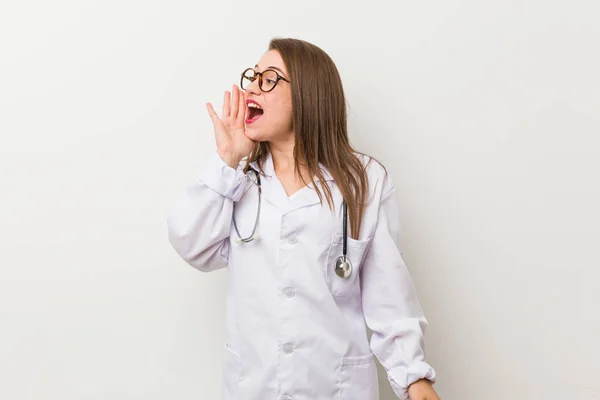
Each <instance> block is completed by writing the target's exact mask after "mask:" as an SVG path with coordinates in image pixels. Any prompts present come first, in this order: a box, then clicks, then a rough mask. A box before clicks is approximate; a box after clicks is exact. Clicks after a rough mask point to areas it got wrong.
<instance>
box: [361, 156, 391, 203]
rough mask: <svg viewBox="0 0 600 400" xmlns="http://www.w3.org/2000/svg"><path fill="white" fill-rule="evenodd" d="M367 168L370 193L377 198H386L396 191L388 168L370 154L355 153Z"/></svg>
mask: <svg viewBox="0 0 600 400" xmlns="http://www.w3.org/2000/svg"><path fill="white" fill-rule="evenodd" d="M354 156H355V157H357V158H358V159H359V160H360V161H361V162H362V164H363V166H364V167H365V173H366V175H367V180H368V182H369V193H370V195H371V196H372V195H375V196H377V197H380V198H381V197H386V196H387V195H388V194H389V193H391V192H392V191H393V190H395V185H394V182H393V180H392V176H391V174H390V171H389V169H388V168H386V166H385V165H384V164H383V163H382V162H380V161H379V160H377V159H375V158H374V157H372V156H369V155H368V154H364V153H361V152H357V151H355V152H354Z"/></svg>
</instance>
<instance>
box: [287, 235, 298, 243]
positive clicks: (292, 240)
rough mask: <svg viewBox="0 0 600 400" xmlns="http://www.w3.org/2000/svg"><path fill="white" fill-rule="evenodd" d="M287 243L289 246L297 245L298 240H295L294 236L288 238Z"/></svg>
mask: <svg viewBox="0 0 600 400" xmlns="http://www.w3.org/2000/svg"><path fill="white" fill-rule="evenodd" d="M288 242H289V244H296V243H298V239H297V238H296V236H290V237H289V238H288Z"/></svg>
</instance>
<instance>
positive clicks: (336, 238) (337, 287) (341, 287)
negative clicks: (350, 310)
mask: <svg viewBox="0 0 600 400" xmlns="http://www.w3.org/2000/svg"><path fill="white" fill-rule="evenodd" d="M347 240H348V245H347V247H346V257H347V258H348V260H349V261H350V263H351V265H352V268H351V270H350V274H349V275H348V276H345V277H341V276H339V275H338V274H337V273H336V272H335V263H336V260H337V258H338V257H340V256H341V255H342V254H343V249H344V247H343V243H344V236H343V235H341V234H339V233H336V234H334V235H333V238H332V239H331V244H330V245H329V252H328V254H327V265H326V266H325V268H326V269H325V277H326V279H327V286H328V287H329V290H330V292H331V294H332V295H334V296H353V295H356V294H357V293H358V292H359V291H360V281H359V279H360V278H359V276H360V274H359V272H360V268H361V265H362V261H363V258H364V255H365V251H366V248H367V245H368V244H369V240H356V239H352V238H350V237H348V238H347Z"/></svg>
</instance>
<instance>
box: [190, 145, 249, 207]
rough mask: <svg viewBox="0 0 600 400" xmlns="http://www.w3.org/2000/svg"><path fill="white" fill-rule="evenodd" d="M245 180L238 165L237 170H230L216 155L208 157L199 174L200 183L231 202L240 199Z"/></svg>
mask: <svg viewBox="0 0 600 400" xmlns="http://www.w3.org/2000/svg"><path fill="white" fill-rule="evenodd" d="M247 178H248V177H247V176H246V175H245V174H244V171H243V168H242V166H241V165H238V167H237V169H233V168H231V167H230V166H229V165H227V164H226V163H225V161H223V159H222V158H221V156H219V154H218V153H213V154H211V155H209V156H208V158H207V160H206V162H205V164H204V168H203V169H202V172H201V173H200V181H201V182H202V183H204V184H205V185H206V186H208V187H209V188H211V189H212V190H214V191H215V192H217V193H219V194H220V195H221V196H224V197H228V198H230V199H231V200H233V201H238V200H239V199H241V198H242V195H243V194H244V189H245V187H246V185H245V184H244V183H245V182H246V179H247Z"/></svg>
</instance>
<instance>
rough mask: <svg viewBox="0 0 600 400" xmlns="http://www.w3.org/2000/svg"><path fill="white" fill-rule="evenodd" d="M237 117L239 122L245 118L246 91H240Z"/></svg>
mask: <svg viewBox="0 0 600 400" xmlns="http://www.w3.org/2000/svg"><path fill="white" fill-rule="evenodd" d="M239 108H240V109H239V111H238V116H237V119H238V121H239V122H241V123H243V122H244V121H245V120H246V108H247V107H246V92H244V91H240V105H239Z"/></svg>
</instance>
